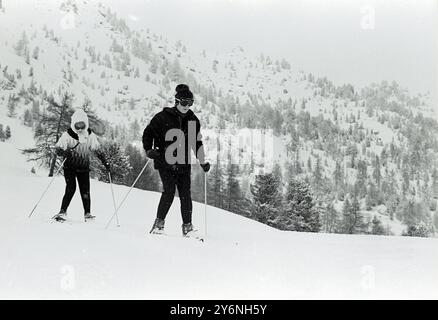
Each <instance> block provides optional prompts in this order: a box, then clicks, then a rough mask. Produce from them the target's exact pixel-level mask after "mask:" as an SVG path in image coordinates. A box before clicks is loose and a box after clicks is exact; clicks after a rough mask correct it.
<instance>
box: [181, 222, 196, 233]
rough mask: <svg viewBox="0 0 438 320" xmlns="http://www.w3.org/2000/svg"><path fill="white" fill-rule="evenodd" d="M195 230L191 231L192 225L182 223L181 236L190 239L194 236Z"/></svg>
mask: <svg viewBox="0 0 438 320" xmlns="http://www.w3.org/2000/svg"><path fill="white" fill-rule="evenodd" d="M196 231H197V230H195V229H193V224H192V223H191V222H190V223H183V225H182V234H183V236H184V237H191V236H193V235H195V232H196Z"/></svg>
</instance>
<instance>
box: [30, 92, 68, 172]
mask: <svg viewBox="0 0 438 320" xmlns="http://www.w3.org/2000/svg"><path fill="white" fill-rule="evenodd" d="M71 101H72V95H71V94H69V93H65V94H63V95H62V98H61V102H57V101H55V99H54V97H53V96H50V97H48V98H47V103H48V106H47V108H46V109H45V112H43V113H42V114H40V115H39V120H38V122H37V126H36V128H35V133H34V138H35V140H36V146H35V148H29V149H25V150H24V151H23V153H24V154H26V155H28V156H29V160H30V161H40V162H41V163H42V164H43V165H45V166H47V167H49V168H50V170H49V177H51V176H53V173H54V171H55V167H56V160H57V156H56V154H55V153H54V152H53V148H54V146H55V144H56V142H58V140H59V138H60V137H61V134H62V133H63V132H64V131H66V130H67V129H68V128H70V121H71V120H70V119H71V116H72V114H73V109H72V108H71Z"/></svg>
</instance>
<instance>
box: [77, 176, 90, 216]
mask: <svg viewBox="0 0 438 320" xmlns="http://www.w3.org/2000/svg"><path fill="white" fill-rule="evenodd" d="M76 176H77V177H78V183H79V191H80V193H81V198H82V205H83V206H84V214H85V213H90V208H91V197H90V173H89V172H78V173H77V174H76Z"/></svg>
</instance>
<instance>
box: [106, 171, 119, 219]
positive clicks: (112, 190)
mask: <svg viewBox="0 0 438 320" xmlns="http://www.w3.org/2000/svg"><path fill="white" fill-rule="evenodd" d="M108 177H109V183H110V186H111V195H112V196H113V205H114V210H116V209H117V205H116V198H115V196H114V188H113V182H112V180H111V172H109V171H108ZM116 221H117V226H118V227H120V222H119V216H118V215H116Z"/></svg>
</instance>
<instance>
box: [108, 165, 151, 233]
mask: <svg viewBox="0 0 438 320" xmlns="http://www.w3.org/2000/svg"><path fill="white" fill-rule="evenodd" d="M150 160H151V159H148V161H147V162H146V164H145V165H144V167H143V169H142V170H141V171H140V173H139V174H138V176H137V178H136V179H135V181H134V183H133V184H132V186H131V187H130V188H129V190H128V192H127V193H126V195H125V197H124V198H123V200H122V202H120V204H119V206H118V207H117V209H116V210H115V212H114V214H113V215H112V217H111V219H110V220H109V221H108V223H107V225H106V227H105V230H106V229H108V227H109V225H110V224H111V221H113V219H114V216H115V215H117V212H119V210H120V207H121V206H122V204H123V203H124V202H125V200H126V198H127V197H128V195H129V193H130V192H131V190H132V188H134V186H135V184H136V183H137V181H138V179H140V176H141V175H142V174H143V171H144V170H145V169H146V167H147V165H148V164H149V161H150Z"/></svg>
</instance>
